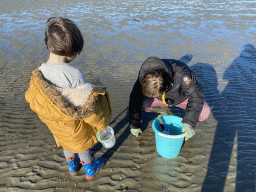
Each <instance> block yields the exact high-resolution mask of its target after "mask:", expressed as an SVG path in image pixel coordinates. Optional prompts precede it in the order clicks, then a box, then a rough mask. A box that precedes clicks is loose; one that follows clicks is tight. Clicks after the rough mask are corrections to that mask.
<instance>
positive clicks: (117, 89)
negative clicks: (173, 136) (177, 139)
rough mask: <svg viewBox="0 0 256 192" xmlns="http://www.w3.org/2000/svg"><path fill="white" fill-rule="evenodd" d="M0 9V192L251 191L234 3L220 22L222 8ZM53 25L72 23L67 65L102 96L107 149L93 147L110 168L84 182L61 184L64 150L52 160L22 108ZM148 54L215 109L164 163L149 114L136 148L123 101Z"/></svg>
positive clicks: (249, 134) (251, 114)
mask: <svg viewBox="0 0 256 192" xmlns="http://www.w3.org/2000/svg"><path fill="white" fill-rule="evenodd" d="M1 2H2V3H3V5H4V6H1V8H0V10H1V14H2V15H1V18H2V19H1V20H0V28H1V30H0V32H1V33H0V45H1V46H0V58H1V60H0V80H1V84H0V86H1V87H0V104H1V105H0V127H1V129H0V145H1V148H0V191H3V192H5V191H18V192H20V191H21V192H22V191H45V192H48V191H49V192H52V191H56V192H59V191H76V192H78V191H79V192H80V191H86V192H87V191H88V192H89V191H100V192H104V191H172V192H175V191H177V192H183V191H184V192H185V191H189V192H198V191H203V192H205V191H207V192H208V191H225V192H233V191H239V192H240V191H241V192H243V191H246V192H251V191H252V192H253V191H255V178H256V177H255V168H256V163H255V162H256V161H255V160H256V158H255V157H256V149H255V143H256V137H255V133H256V131H255V125H256V116H255V115H256V101H255V98H256V97H255V96H256V91H255V82H256V81H255V80H256V79H255V77H256V67H255V66H256V59H255V58H256V49H255V47H254V46H255V45H256V42H255V40H253V38H252V37H253V35H254V34H255V32H253V31H252V29H253V27H251V26H253V25H254V23H253V21H252V17H253V16H250V15H246V14H243V13H245V12H247V13H248V12H250V10H248V9H246V8H244V7H243V6H241V4H239V3H236V2H234V3H230V2H229V3H227V5H229V8H231V9H230V10H231V11H230V14H229V15H226V9H225V8H223V7H221V6H220V5H219V4H211V5H209V7H208V8H206V6H205V4H204V3H202V4H200V3H198V2H196V3H195V5H193V4H192V5H190V4H188V3H184V2H183V3H184V4H182V5H181V4H180V3H178V2H176V1H174V2H173V5H172V6H174V7H175V8H173V9H172V8H170V5H169V4H168V3H166V4H164V6H161V5H158V4H155V3H154V2H153V1H149V2H143V1H130V2H127V3H125V2H122V1H120V2H112V1H110V2H109V4H108V5H102V4H101V2H94V3H93V2H87V3H85V2H83V1H81V0H79V1H76V4H74V3H72V2H73V1H69V0H65V1H58V0H55V1H51V2H53V3H52V4H51V5H52V6H48V5H49V4H50V1H49V2H48V1H41V0H38V1H25V2H23V1H22V3H21V1H18V0H15V1H12V3H9V1H5V0H3V1H1ZM205 2H206V1H205ZM48 3H49V4H48ZM117 5H118V6H117ZM151 5H154V6H153V7H152V6H151ZM150 6H151V7H150ZM237 6H238V7H240V10H237V9H236V7H237ZM138 7H140V8H138ZM191 7H192V8H191ZM241 7H242V8H241ZM248 7H249V6H248ZM211 8H212V10H211ZM122 9H123V10H122ZM182 10H186V12H187V14H188V15H182V14H185V13H184V12H182ZM176 11H178V13H179V14H180V15H178V14H177V12H176ZM170 13H172V14H170ZM213 13H216V15H215V17H219V18H215V17H211V16H209V15H212V14H213ZM239 13H240V15H239V16H237V17H235V16H234V15H238V14H239ZM200 14H201V15H200ZM218 14H219V15H218ZM232 14H233V16H232ZM56 15H60V16H65V17H68V18H70V19H72V20H74V21H75V22H76V23H77V24H78V26H79V28H80V29H81V31H82V33H83V36H84V39H85V47H84V49H83V52H82V53H81V55H79V56H78V57H77V58H76V59H75V60H74V62H72V63H71V64H73V65H74V66H76V67H78V68H80V69H81V70H82V71H83V72H84V73H85V76H86V79H87V81H88V82H91V83H93V84H95V85H97V86H99V87H102V88H104V89H106V90H108V91H109V93H110V98H111V103H112V108H113V116H112V121H111V123H110V126H111V127H113V128H114V130H115V138H116V145H115V146H114V147H113V148H111V149H108V150H107V149H105V148H103V147H102V145H101V144H97V145H95V146H94V147H93V152H94V153H95V156H96V157H99V156H103V157H104V158H105V159H106V160H107V162H106V165H105V167H104V168H103V169H102V170H101V171H100V172H99V173H98V174H97V176H96V177H95V178H94V179H93V181H91V182H88V181H86V179H85V177H84V174H85V171H84V170H83V169H81V170H80V171H79V173H78V175H77V176H74V177H73V176H70V175H69V171H68V166H67V163H66V160H65V159H64V155H63V152H62V150H61V149H59V150H57V151H53V146H54V145H55V142H54V138H53V136H52V134H51V133H50V131H49V130H48V128H47V127H46V125H44V124H43V123H42V122H41V121H40V120H39V118H38V117H37V115H36V114H35V113H34V112H33V111H31V110H30V108H29V105H28V104H27V103H26V101H25V98H24V93H25V91H26V90H27V88H28V85H29V79H30V75H31V72H32V70H34V69H35V68H36V66H37V65H38V64H40V63H42V62H45V61H46V60H47V57H48V52H47V50H46V48H45V45H44V42H43V39H44V37H43V35H44V28H45V21H46V19H47V18H48V17H50V16H56ZM170 15H171V16H170ZM191 18H193V19H191ZM170 20H171V21H172V23H171V24H170V23H168V22H169V21H170ZM231 20H232V22H233V23H232V22H231ZM245 21H246V22H247V24H246V22H245ZM190 22H192V23H193V24H191V23H190ZM217 23H220V25H219V26H218V25H217ZM152 55H155V56H158V57H160V58H168V59H171V58H173V59H181V60H182V61H184V62H185V63H187V64H188V65H189V66H190V67H191V69H192V70H193V71H194V73H195V74H196V75H197V77H198V79H199V82H200V83H201V86H202V89H203V91H204V93H205V96H206V101H207V102H208V103H209V105H210V107H212V113H211V115H210V117H209V118H208V119H207V120H206V121H204V122H199V123H198V124H197V126H196V128H195V131H196V135H195V136H194V137H193V138H192V139H190V140H189V141H188V142H186V143H185V145H184V146H183V148H182V150H181V152H180V154H179V156H178V157H177V158H175V159H170V160H169V159H164V158H162V157H160V156H159V155H158V154H157V151H156V144H155V135H154V131H153V130H152V128H151V124H152V121H153V119H154V118H156V116H157V114H154V113H146V112H145V113H143V114H142V116H143V122H142V129H143V130H144V132H143V134H142V135H141V137H140V138H139V139H136V138H135V137H134V136H132V135H131V134H130V132H129V129H128V116H127V112H128V111H127V110H128V103H129V94H130V92H131V90H132V86H133V83H134V82H135V80H136V77H137V74H138V71H139V69H140V65H141V64H142V62H143V61H144V60H145V59H146V58H147V57H149V56H152ZM174 112H175V113H176V114H177V115H180V116H182V113H180V111H179V110H176V109H174Z"/></svg>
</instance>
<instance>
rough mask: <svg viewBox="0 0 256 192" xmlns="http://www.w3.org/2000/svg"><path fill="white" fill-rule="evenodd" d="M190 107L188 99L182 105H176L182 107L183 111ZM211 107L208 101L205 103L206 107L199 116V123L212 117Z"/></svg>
mask: <svg viewBox="0 0 256 192" xmlns="http://www.w3.org/2000/svg"><path fill="white" fill-rule="evenodd" d="M187 105H188V99H186V100H185V101H183V102H182V103H180V104H178V105H176V107H180V108H182V109H186V108H187ZM210 112H211V110H210V107H209V105H208V104H207V103H206V101H204V105H203V109H202V111H201V113H200V115H199V121H204V120H206V119H207V118H208V117H209V116H210Z"/></svg>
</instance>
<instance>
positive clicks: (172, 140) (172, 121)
mask: <svg viewBox="0 0 256 192" xmlns="http://www.w3.org/2000/svg"><path fill="white" fill-rule="evenodd" d="M162 119H163V123H164V125H165V127H169V130H170V132H171V135H166V134H163V133H162V130H161V127H160V123H159V120H158V118H156V119H155V120H154V121H153V123H152V128H153V130H154V131H155V138H156V149H157V152H158V154H159V155H160V156H162V157H164V158H168V159H172V158H175V157H177V156H178V155H179V153H180V149H181V147H182V144H183V141H184V138H185V137H186V135H187V132H185V133H182V132H181V131H182V126H183V123H182V122H181V118H180V117H177V116H174V115H165V116H162Z"/></svg>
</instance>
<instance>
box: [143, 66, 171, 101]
mask: <svg viewBox="0 0 256 192" xmlns="http://www.w3.org/2000/svg"><path fill="white" fill-rule="evenodd" d="M171 82H172V79H171V77H170V75H169V74H168V72H166V71H165V70H164V69H153V70H150V71H148V72H146V74H145V75H144V76H143V77H142V80H141V89H142V93H143V94H144V95H146V96H148V97H157V96H159V94H162V93H163V92H165V91H166V90H168V89H169V88H170V87H171Z"/></svg>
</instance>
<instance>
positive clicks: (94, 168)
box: [80, 157, 105, 180]
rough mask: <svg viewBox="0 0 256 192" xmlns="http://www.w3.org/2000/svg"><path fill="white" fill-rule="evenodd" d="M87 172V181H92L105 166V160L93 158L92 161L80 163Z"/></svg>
mask: <svg viewBox="0 0 256 192" xmlns="http://www.w3.org/2000/svg"><path fill="white" fill-rule="evenodd" d="M80 163H81V164H82V165H83V167H84V170H85V172H86V179H88V180H90V179H92V178H93V177H94V176H95V175H96V174H97V173H98V172H99V171H100V170H101V169H102V168H103V166H104V163H105V161H104V158H102V157H98V158H97V159H96V160H95V158H94V157H93V158H92V160H91V161H89V162H86V163H83V162H80Z"/></svg>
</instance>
